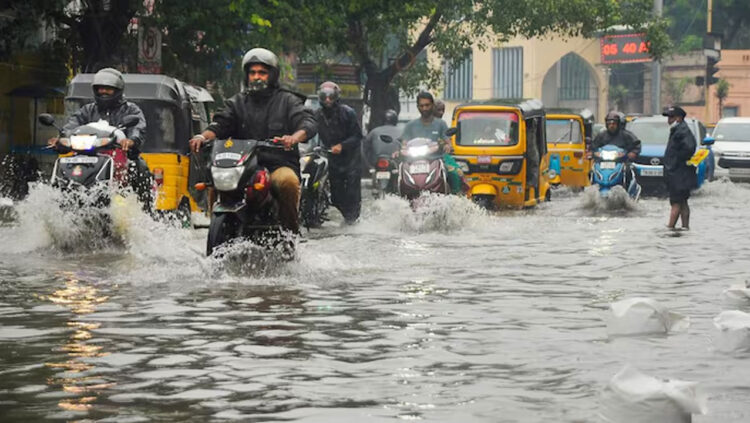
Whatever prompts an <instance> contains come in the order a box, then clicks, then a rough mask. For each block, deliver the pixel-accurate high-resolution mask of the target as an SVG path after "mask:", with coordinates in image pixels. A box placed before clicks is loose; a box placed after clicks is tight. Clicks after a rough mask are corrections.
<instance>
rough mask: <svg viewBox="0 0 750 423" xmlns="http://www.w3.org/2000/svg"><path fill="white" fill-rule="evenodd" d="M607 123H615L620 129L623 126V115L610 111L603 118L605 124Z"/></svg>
mask: <svg viewBox="0 0 750 423" xmlns="http://www.w3.org/2000/svg"><path fill="white" fill-rule="evenodd" d="M609 121H616V122H617V123H618V124H619V125H620V126H621V127H622V126H623V125H625V114H624V113H622V112H618V111H617V110H612V111H611V112H609V113H607V116H606V117H605V118H604V122H605V123H606V122H609Z"/></svg>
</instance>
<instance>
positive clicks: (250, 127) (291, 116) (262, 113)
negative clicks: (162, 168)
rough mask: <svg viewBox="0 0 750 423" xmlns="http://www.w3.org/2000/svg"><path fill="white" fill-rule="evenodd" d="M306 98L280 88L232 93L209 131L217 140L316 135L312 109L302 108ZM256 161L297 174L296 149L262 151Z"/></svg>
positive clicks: (272, 169) (271, 168) (310, 136)
mask: <svg viewBox="0 0 750 423" xmlns="http://www.w3.org/2000/svg"><path fill="white" fill-rule="evenodd" d="M304 100H305V97H304V96H302V95H299V94H296V93H293V92H291V91H287V90H285V89H282V88H275V89H272V90H271V92H270V93H268V94H267V95H255V96H252V95H250V94H248V93H246V92H241V93H238V94H235V95H234V96H232V98H230V99H229V100H227V101H226V102H225V104H224V108H223V109H221V110H219V111H218V112H217V113H216V114H215V115H214V119H213V122H211V124H210V125H208V128H207V129H208V130H210V131H212V132H213V133H215V134H216V137H217V139H226V138H229V137H233V138H236V139H254V140H265V139H269V138H273V137H280V136H283V135H292V134H294V133H295V132H297V131H299V130H304V131H305V133H306V134H307V139H310V138H312V137H314V136H315V133H316V132H317V125H316V123H315V118H314V117H313V113H312V111H311V110H309V109H308V108H306V107H305V104H304ZM258 157H259V161H260V163H261V164H263V165H264V166H266V167H267V168H268V169H269V170H270V171H272V172H273V171H274V170H276V169H277V168H279V167H282V166H287V167H291V168H292V169H295V171H296V172H297V173H299V149H298V148H297V146H296V145H295V146H294V148H293V149H291V150H290V151H284V150H264V151H262V152H261V153H260V154H259V156H258Z"/></svg>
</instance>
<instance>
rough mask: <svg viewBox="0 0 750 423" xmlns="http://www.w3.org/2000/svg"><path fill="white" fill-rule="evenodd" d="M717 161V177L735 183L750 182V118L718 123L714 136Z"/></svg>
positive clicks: (709, 140)
mask: <svg viewBox="0 0 750 423" xmlns="http://www.w3.org/2000/svg"><path fill="white" fill-rule="evenodd" d="M706 141H707V142H708V143H709V144H710V143H711V142H712V141H715V143H714V144H713V150H714V156H715V160H716V162H715V163H716V173H715V174H714V176H715V177H717V178H720V177H723V176H727V177H729V179H731V180H733V181H750V118H741V117H732V118H724V119H721V120H720V121H719V122H718V123H716V128H714V131H713V135H712V136H711V137H710V138H709V139H707V140H706Z"/></svg>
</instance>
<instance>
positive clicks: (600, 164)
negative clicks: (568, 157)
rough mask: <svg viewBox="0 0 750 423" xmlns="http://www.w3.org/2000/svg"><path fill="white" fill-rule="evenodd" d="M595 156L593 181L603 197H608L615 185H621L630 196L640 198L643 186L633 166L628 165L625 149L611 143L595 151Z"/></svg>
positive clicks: (634, 198) (635, 198) (592, 173)
mask: <svg viewBox="0 0 750 423" xmlns="http://www.w3.org/2000/svg"><path fill="white" fill-rule="evenodd" d="M593 156H594V167H593V169H592V171H591V183H592V184H594V185H597V186H598V187H599V194H601V196H602V197H608V196H609V195H610V193H611V192H612V189H613V188H614V187H616V186H621V187H623V188H624V189H625V191H626V192H627V193H628V196H630V198H632V199H633V200H638V198H639V197H640V196H641V186H640V185H639V184H638V181H637V180H636V177H635V174H634V172H633V167H632V166H628V163H627V158H628V156H627V154H626V153H625V150H623V149H622V148H620V147H617V146H615V145H611V144H610V145H605V146H603V147H601V148H600V149H598V150H597V151H595V152H594V154H593Z"/></svg>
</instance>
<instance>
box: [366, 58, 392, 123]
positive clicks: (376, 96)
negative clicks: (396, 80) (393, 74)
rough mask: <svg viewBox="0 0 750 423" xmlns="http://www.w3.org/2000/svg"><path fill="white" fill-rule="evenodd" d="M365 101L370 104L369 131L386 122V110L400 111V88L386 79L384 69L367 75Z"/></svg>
mask: <svg viewBox="0 0 750 423" xmlns="http://www.w3.org/2000/svg"><path fill="white" fill-rule="evenodd" d="M364 101H365V104H367V105H368V106H370V120H369V122H368V123H367V128H366V129H367V131H368V132H369V131H371V130H372V129H373V128H376V127H378V126H381V125H383V124H384V123H385V111H386V110H388V109H393V110H395V111H396V113H398V112H399V111H400V110H399V109H400V108H401V104H400V103H399V96H398V90H397V89H396V88H394V87H392V86H391V81H389V80H387V79H386V77H385V76H384V73H383V72H382V71H381V72H378V73H376V74H374V75H369V74H368V75H367V84H366V85H365V93H364Z"/></svg>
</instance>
